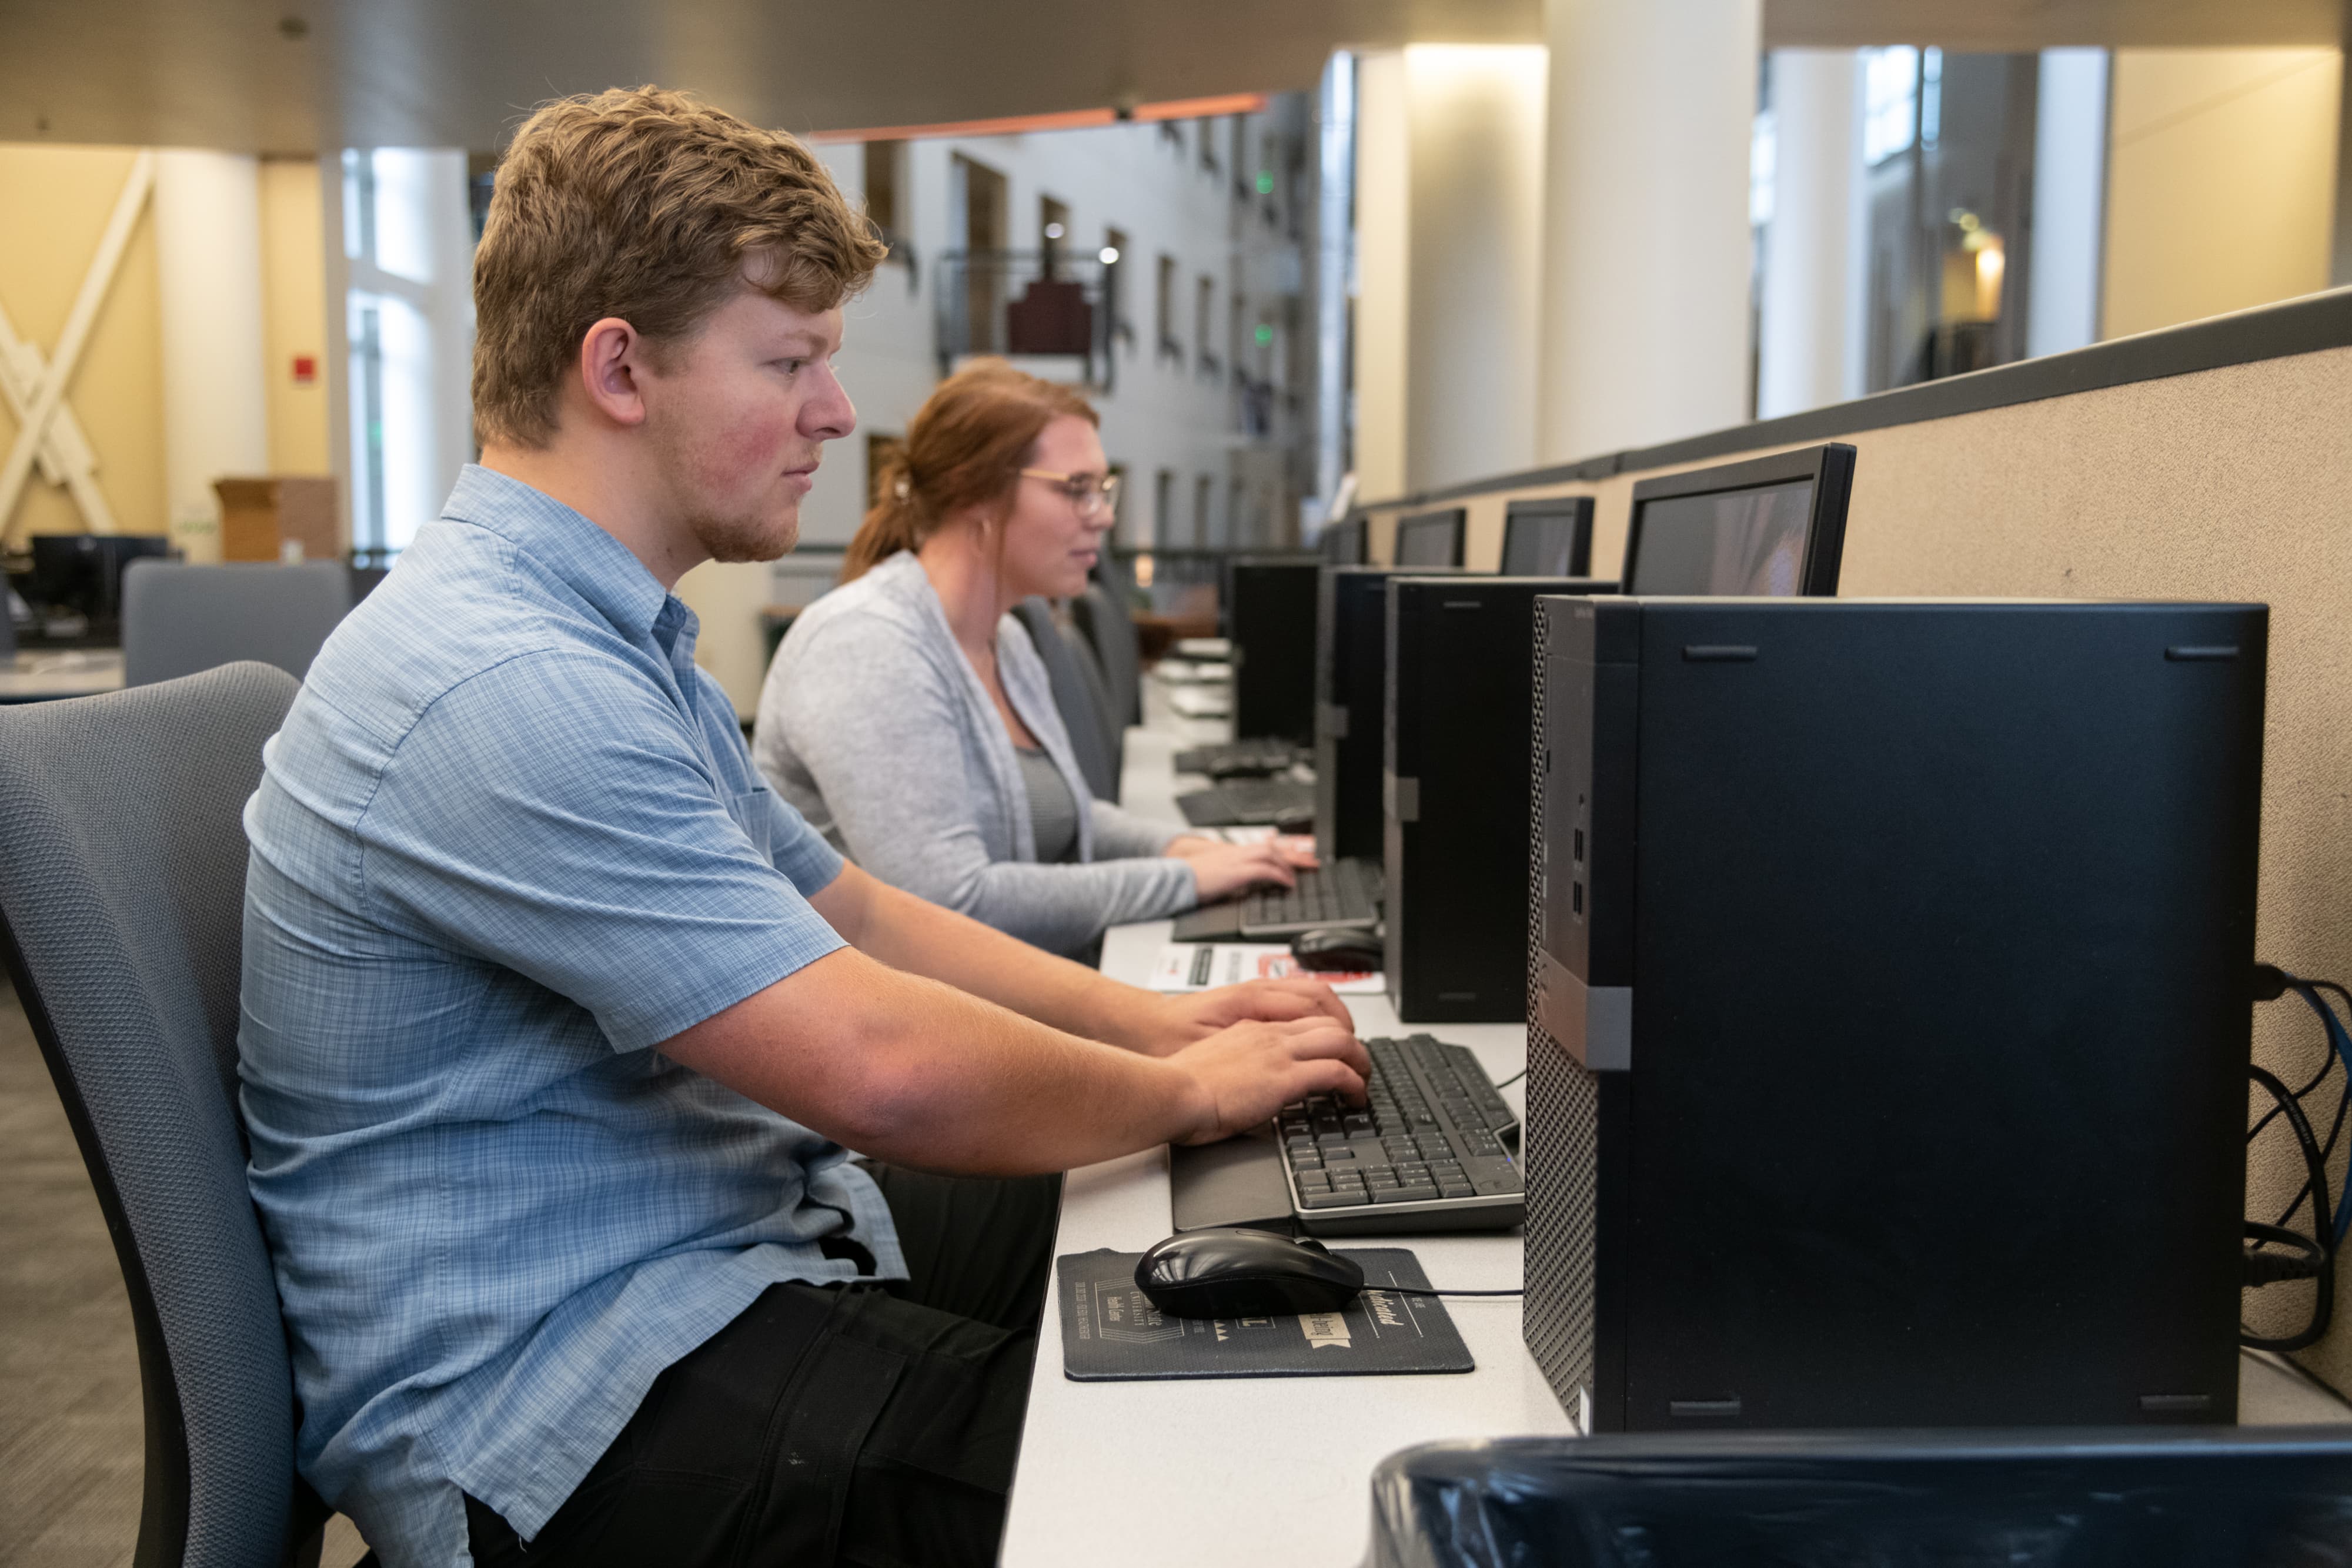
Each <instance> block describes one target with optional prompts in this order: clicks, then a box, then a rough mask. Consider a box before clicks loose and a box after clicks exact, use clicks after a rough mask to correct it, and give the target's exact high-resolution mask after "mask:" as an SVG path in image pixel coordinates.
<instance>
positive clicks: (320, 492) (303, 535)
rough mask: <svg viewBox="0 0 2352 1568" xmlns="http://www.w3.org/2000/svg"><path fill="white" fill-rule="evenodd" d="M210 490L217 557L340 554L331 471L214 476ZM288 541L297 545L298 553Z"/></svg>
mask: <svg viewBox="0 0 2352 1568" xmlns="http://www.w3.org/2000/svg"><path fill="white" fill-rule="evenodd" d="M213 493H214V494H215V495H216V496H218V497H220V504H221V559H223V560H287V559H301V560H335V559H341V556H342V553H343V542H342V529H341V527H340V526H339V523H338V520H337V518H336V516H335V481H334V480H333V478H332V477H331V476H323V475H310V474H279V475H274V476H268V477H263V478H252V479H218V480H215V481H214V483H213ZM289 546H299V547H300V550H301V553H300V555H299V557H298V556H296V555H295V554H294V553H293V551H292V550H291V549H289V548H288V547H289Z"/></svg>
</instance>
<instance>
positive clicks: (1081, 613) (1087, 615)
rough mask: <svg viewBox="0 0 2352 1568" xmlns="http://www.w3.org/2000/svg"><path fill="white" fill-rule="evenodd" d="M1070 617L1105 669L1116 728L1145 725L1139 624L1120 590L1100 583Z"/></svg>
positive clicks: (1080, 600)
mask: <svg viewBox="0 0 2352 1568" xmlns="http://www.w3.org/2000/svg"><path fill="white" fill-rule="evenodd" d="M1070 617H1071V619H1072V620H1074V621H1076V622H1077V626H1078V630H1079V631H1081V632H1085V633H1086V637H1087V643H1088V644H1089V645H1090V646H1091V647H1092V648H1093V649H1094V651H1095V658H1096V660H1097V662H1099V663H1100V664H1101V665H1102V673H1103V686H1104V688H1105V689H1106V690H1107V691H1108V692H1109V694H1110V709H1111V716H1112V718H1113V720H1114V721H1115V727H1117V728H1119V729H1125V728H1126V727H1128V726H1129V725H1131V724H1141V723H1142V722H1143V654H1142V648H1141V644H1140V643H1139V641H1138V639H1137V637H1136V634H1135V620H1134V617H1133V616H1131V615H1130V614H1129V612H1128V609H1127V605H1126V603H1125V602H1124V601H1122V600H1121V598H1120V596H1119V593H1118V589H1117V588H1116V587H1115V586H1113V585H1111V584H1109V583H1106V582H1104V581H1102V580H1099V579H1097V580H1096V581H1094V582H1090V583H1088V584H1087V591H1086V592H1084V593H1082V594H1080V595H1079V596H1078V597H1077V598H1076V599H1073V600H1072V601H1070Z"/></svg>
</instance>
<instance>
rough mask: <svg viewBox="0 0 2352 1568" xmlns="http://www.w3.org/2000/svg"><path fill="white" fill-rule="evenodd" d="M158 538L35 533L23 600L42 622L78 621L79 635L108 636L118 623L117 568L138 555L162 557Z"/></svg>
mask: <svg viewBox="0 0 2352 1568" xmlns="http://www.w3.org/2000/svg"><path fill="white" fill-rule="evenodd" d="M171 553H172V541H171V539H170V538H169V537H168V536H166V535H163V534H36V535H34V536H33V573H32V579H31V581H30V584H29V589H30V591H29V592H28V593H27V595H26V597H27V598H29V599H31V600H33V601H35V602H36V603H37V604H38V605H39V606H40V609H41V612H42V616H43V619H44V620H47V621H55V620H57V619H58V618H60V617H70V616H79V617H81V618H82V620H83V621H84V622H86V623H87V628H88V630H87V632H86V633H84V634H85V635H88V636H90V637H112V636H115V635H118V634H119V633H120V632H121V624H122V569H123V568H124V567H125V566H127V565H129V564H130V563H131V561H133V560H137V559H140V558H142V557H144V556H168V555H170V554H171Z"/></svg>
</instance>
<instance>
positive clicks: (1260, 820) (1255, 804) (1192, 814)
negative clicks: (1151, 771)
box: [1176, 779, 1315, 828]
mask: <svg viewBox="0 0 2352 1568" xmlns="http://www.w3.org/2000/svg"><path fill="white" fill-rule="evenodd" d="M1176 806H1177V809H1178V810H1181V811H1182V812H1183V813H1184V820H1185V821H1188V822H1190V823H1192V825H1193V826H1194V827H1196V828H1252V827H1266V826H1269V825H1272V824H1275V823H1278V822H1283V821H1290V820H1292V819H1295V818H1300V817H1308V816H1312V815H1313V814H1314V811H1315V786H1314V785H1312V784H1301V783H1299V782H1297V780H1296V779H1229V780H1227V781H1226V782H1224V783H1223V784H1218V785H1214V786H1213V787H1211V788H1209V789H1195V790H1194V791H1192V793H1191V794H1189V795H1179V796H1177V797H1176Z"/></svg>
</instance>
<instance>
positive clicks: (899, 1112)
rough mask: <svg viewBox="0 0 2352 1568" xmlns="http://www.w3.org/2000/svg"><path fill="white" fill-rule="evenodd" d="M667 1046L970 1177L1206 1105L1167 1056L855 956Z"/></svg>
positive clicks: (1066, 1151) (726, 1078)
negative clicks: (1099, 1039) (1117, 1045)
mask: <svg viewBox="0 0 2352 1568" xmlns="http://www.w3.org/2000/svg"><path fill="white" fill-rule="evenodd" d="M1080 972H1081V973H1082V974H1083V973H1084V971H1083V970H1082V971H1080ZM813 1019H824V1025H823V1026H822V1027H818V1028H812V1027H811V1025H812V1020H813ZM663 1049H664V1050H665V1051H667V1052H668V1053H669V1054H671V1055H672V1056H673V1057H674V1058H675V1059H677V1061H682V1062H684V1063H685V1064H686V1065H688V1066H689V1067H692V1068H694V1069H695V1070H696V1071H701V1072H704V1073H707V1074H709V1076H711V1077H714V1078H717V1079H718V1080H719V1081H720V1082H724V1083H726V1084H728V1085H729V1086H730V1087H731V1088H733V1089H735V1090H736V1091H737V1092H740V1093H743V1094H746V1095H748V1096H750V1097H751V1098H752V1099H755V1100H758V1101H760V1102H761V1103H763V1104H766V1105H769V1106H771V1107H772V1108H774V1109H775V1110H778V1111H781V1112H782V1113H784V1114H786V1115H788V1116H791V1117H793V1119H795V1120H797V1121H800V1122H802V1123H803V1124H806V1125H809V1126H812V1127H814V1128H816V1129H817V1130H818V1131H820V1132H822V1133H824V1134H827V1135H828V1136H831V1137H833V1138H835V1139H837V1140H839V1141H840V1142H842V1143H845V1144H846V1145H849V1146H850V1147H853V1148H856V1149H858V1150H860V1151H861V1152H863V1153H866V1154H870V1155H877V1156H878V1157H880V1158H883V1159H887V1160H892V1161H895V1162H898V1163H900V1164H907V1165H913V1166H922V1167H925V1168H929V1169H934V1170H945V1171H952V1172H960V1173H963V1174H967V1175H997V1176H1011V1175H1023V1174H1029V1173H1034V1172H1042V1171H1056V1170H1067V1169H1070V1168H1071V1167H1073V1166H1081V1165H1088V1164H1092V1163H1093V1162H1095V1161H1097V1160H1103V1159H1108V1158H1110V1157H1112V1156H1114V1155H1122V1154H1126V1153H1129V1152H1130V1151H1132V1150H1135V1149H1139V1148H1144V1147H1148V1146H1149V1145H1152V1144H1157V1143H1163V1142H1166V1141H1169V1140H1171V1139H1174V1138H1181V1137H1185V1136H1191V1135H1194V1134H1197V1133H1198V1132H1199V1131H1200V1129H1201V1127H1202V1124H1203V1122H1204V1120H1205V1119H1210V1118H1213V1115H1214V1113H1215V1106H1214V1105H1213V1103H1203V1102H1202V1098H1201V1090H1200V1087H1199V1085H1198V1082H1197V1081H1196V1078H1195V1076H1194V1075H1193V1074H1191V1073H1189V1072H1187V1071H1185V1070H1184V1069H1182V1068H1180V1067H1178V1066H1177V1065H1175V1064H1174V1063H1171V1062H1166V1061H1151V1060H1147V1059H1145V1058H1142V1057H1139V1056H1136V1055H1133V1054H1131V1053H1129V1052H1128V1051H1114V1050H1111V1049H1108V1047H1106V1046H1103V1045H1101V1044H1097V1043H1096V1042H1094V1041H1092V1040H1085V1039H1081V1038H1074V1037H1073V1036H1071V1035H1069V1034H1066V1033H1063V1032H1060V1031H1058V1030H1052V1029H1048V1028H1045V1027H1044V1026H1042V1025H1040V1024H1036V1023H1033V1022H1031V1021H1029V1020H1028V1019H1024V1018H1020V1017H1016V1016H1014V1015H1013V1014H1012V1013H1009V1012H1006V1011H1003V1010H1002V1009H998V1008H995V1007H992V1006H990V1005H989V1004H988V1003H986V1002H983V1001H981V1000H978V999H976V998H972V997H970V996H965V995H962V994H961V993H960V992H959V991H957V990H954V989H950V988H949V987H947V986H944V985H940V984H936V983H933V982H932V981H929V980H927V979H923V978H920V977H915V976H911V975H907V974H903V973H897V972H894V971H893V969H891V968H889V967H885V966H884V965H883V964H882V963H881V962H880V961H879V959H878V958H871V959H869V957H868V956H863V955H859V954H856V953H836V954H834V955H833V956H830V957H827V958H821V959H819V960H817V962H816V963H814V964H812V965H809V966H808V967H806V968H804V969H803V970H801V971H800V972H798V973H797V974H795V975H793V976H792V977H787V978H786V979H785V980H783V981H781V982H779V983H778V984H777V985H776V986H774V987H772V988H769V989H768V990H766V991H762V992H761V993H759V994H758V995H756V996H753V997H751V998H746V999H745V1000H744V1001H742V1002H740V1003H738V1004H736V1006H735V1007H733V1008H730V1009H727V1010H726V1011H724V1012H722V1013H720V1014H719V1015H717V1016H716V1017H714V1018H712V1019H709V1020H706V1021H705V1022H704V1023H702V1024H699V1025H698V1026H696V1028H694V1029H693V1030H688V1032H687V1033H686V1034H684V1035H681V1036H678V1037H677V1039H675V1040H671V1041H668V1042H667V1043H666V1044H665V1045H664V1047H663Z"/></svg>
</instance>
